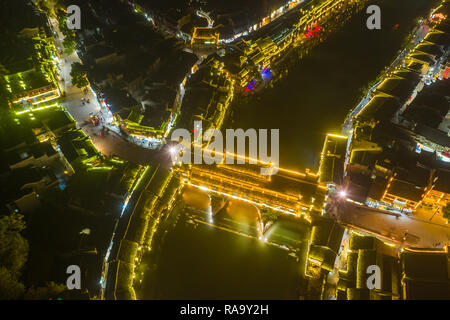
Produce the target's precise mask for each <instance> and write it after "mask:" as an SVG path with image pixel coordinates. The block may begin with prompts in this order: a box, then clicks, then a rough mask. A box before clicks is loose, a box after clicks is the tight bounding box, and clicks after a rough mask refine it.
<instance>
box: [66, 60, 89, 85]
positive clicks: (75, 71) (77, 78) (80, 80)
mask: <svg viewBox="0 0 450 320" xmlns="http://www.w3.org/2000/svg"><path fill="white" fill-rule="evenodd" d="M70 76H71V77H72V84H73V85H74V86H76V87H77V88H84V87H86V86H88V85H89V81H88V79H87V75H86V68H85V66H84V65H82V64H81V63H79V62H74V63H72V70H71V71H70Z"/></svg>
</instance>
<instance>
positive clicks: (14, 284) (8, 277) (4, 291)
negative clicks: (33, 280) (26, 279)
mask: <svg viewBox="0 0 450 320" xmlns="http://www.w3.org/2000/svg"><path fill="white" fill-rule="evenodd" d="M24 291H25V287H24V285H23V284H22V283H20V282H19V281H18V280H17V278H16V277H15V276H14V275H13V274H12V273H11V271H9V270H8V269H6V268H4V267H0V300H8V299H9V300H16V299H19V298H20V297H22V295H23V293H24Z"/></svg>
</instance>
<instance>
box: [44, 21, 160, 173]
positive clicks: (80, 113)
mask: <svg viewBox="0 0 450 320" xmlns="http://www.w3.org/2000/svg"><path fill="white" fill-rule="evenodd" d="M51 23H52V25H53V28H54V30H56V32H57V36H56V39H55V42H56V46H57V48H58V50H59V51H60V52H63V53H62V54H61V73H60V75H61V77H62V80H61V81H60V83H59V84H60V88H61V90H63V91H64V92H65V93H66V96H65V97H64V98H63V99H62V105H63V106H64V107H65V108H66V109H67V110H68V111H69V113H70V114H71V115H72V117H73V118H74V119H75V121H76V123H77V127H78V128H81V129H82V130H83V131H84V132H85V133H86V134H87V135H89V136H90V137H91V139H92V142H93V143H94V145H95V146H96V148H97V149H98V150H99V151H100V152H101V153H102V154H104V155H112V154H116V155H118V156H119V157H121V158H122V159H125V160H128V161H131V162H135V163H142V164H147V163H148V162H150V161H151V160H152V159H154V158H155V157H156V156H157V152H156V151H155V150H150V149H148V148H143V147H140V146H138V145H136V144H134V143H132V142H129V141H126V140H125V139H124V138H123V137H121V136H120V135H119V134H118V133H116V132H113V131H112V130H109V132H107V131H108V130H106V129H105V127H110V128H113V118H112V115H111V113H110V112H109V111H108V110H107V108H106V107H104V106H103V107H102V106H101V105H100V104H99V102H98V100H97V97H96V95H95V93H94V92H93V91H92V90H91V89H90V88H89V89H88V90H87V93H84V92H83V90H82V89H80V88H77V87H75V86H74V85H72V78H71V76H70V71H71V68H72V63H74V62H81V60H80V58H79V57H78V55H77V53H76V52H74V53H72V54H71V55H66V54H65V53H64V50H63V46H62V40H63V35H62V33H61V31H60V30H59V28H58V24H57V22H56V20H55V19H51ZM82 98H85V99H86V100H87V99H89V100H90V103H86V104H85V105H82V102H81V99H82ZM92 115H98V116H99V117H100V119H101V120H102V121H101V124H100V125H99V126H97V127H95V126H93V125H92V123H91V122H88V124H85V121H86V120H89V118H90V117H91V116H92ZM116 131H118V129H117V128H116Z"/></svg>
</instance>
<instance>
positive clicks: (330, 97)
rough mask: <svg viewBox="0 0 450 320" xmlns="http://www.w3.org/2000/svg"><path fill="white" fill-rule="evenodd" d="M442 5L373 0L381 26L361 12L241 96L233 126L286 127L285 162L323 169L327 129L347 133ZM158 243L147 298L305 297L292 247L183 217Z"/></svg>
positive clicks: (141, 291)
mask: <svg viewBox="0 0 450 320" xmlns="http://www.w3.org/2000/svg"><path fill="white" fill-rule="evenodd" d="M435 3H436V2H435V1H431V0H380V1H371V2H370V4H378V5H380V7H381V15H382V29H381V30H374V31H371V30H368V29H367V28H366V19H367V15H366V14H365V13H364V12H361V13H360V14H359V15H356V16H355V17H353V18H352V19H351V20H350V21H349V23H348V24H347V25H346V26H345V27H344V28H343V29H342V31H340V32H338V33H336V34H334V35H332V36H330V37H329V38H328V40H326V41H325V42H324V43H322V44H321V45H319V46H318V47H316V48H315V49H314V50H312V51H311V52H310V54H309V55H308V56H307V57H304V58H303V59H302V60H301V61H299V62H298V63H297V64H296V65H295V66H293V67H292V68H291V69H290V70H289V74H288V75H287V76H286V77H285V78H284V79H281V80H280V81H279V82H278V83H276V85H275V86H274V88H272V89H267V90H265V91H263V92H262V93H259V94H258V95H256V96H252V97H251V98H246V99H242V98H240V99H238V100H237V101H236V102H235V103H234V104H233V113H232V115H231V122H230V124H229V127H232V128H243V129H247V128H255V129H259V128H267V129H270V128H278V129H280V163H281V166H283V167H287V168H292V169H297V170H303V169H304V168H307V167H308V168H311V169H312V170H317V169H318V165H319V156H320V151H321V148H322V143H323V140H324V138H325V134H326V133H327V132H332V131H333V132H340V127H341V125H342V123H343V121H344V120H345V117H346V115H347V114H348V112H349V111H350V110H351V109H352V108H353V107H354V106H355V105H356V104H357V103H358V102H359V99H360V98H361V96H362V93H363V91H362V89H364V88H366V87H367V86H368V84H369V83H370V82H371V81H373V80H374V79H375V78H376V77H377V75H378V74H379V73H380V72H381V71H382V70H383V68H384V67H385V66H387V65H388V64H389V63H390V62H391V61H392V60H393V59H394V58H395V56H396V53H397V52H398V51H399V50H400V49H401V47H402V45H404V44H405V40H406V39H407V37H408V35H409V34H410V32H411V31H412V29H413V28H414V27H415V25H416V24H417V22H418V18H419V17H420V16H424V15H426V14H427V13H428V12H429V10H430V9H431V8H432V7H433V5H434V4H435ZM396 25H398V26H396ZM158 247H159V248H160V254H158V255H157V257H158V258H157V259H156V260H157V261H154V260H155V256H153V258H151V256H149V257H147V258H146V257H144V259H143V264H145V265H146V266H147V267H148V266H152V267H148V268H150V269H152V270H153V271H152V272H150V271H146V272H145V273H144V274H145V277H144V279H143V284H142V286H141V287H140V289H139V290H138V291H139V292H138V296H139V297H140V298H143V299H297V298H298V297H299V295H300V292H304V291H305V281H304V280H302V272H301V271H300V270H301V269H302V266H300V265H299V264H298V263H297V262H296V261H295V259H293V258H292V257H291V256H289V255H288V252H287V251H284V250H281V249H278V248H276V247H271V246H268V245H264V243H262V242H261V241H259V240H255V239H248V238H245V237H241V236H238V235H235V234H232V233H228V232H226V231H221V230H217V229H215V228H212V227H210V226H208V225H202V224H200V225H198V226H197V227H196V228H195V227H193V225H192V224H187V223H185V222H184V219H180V221H179V222H178V223H177V224H176V227H175V228H172V229H171V230H169V231H168V232H167V234H166V237H165V240H164V242H163V243H161V244H160V245H158ZM146 259H147V260H146ZM150 259H153V260H152V261H150ZM299 286H301V287H300V288H299Z"/></svg>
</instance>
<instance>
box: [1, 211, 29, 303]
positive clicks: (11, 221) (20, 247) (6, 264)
mask: <svg viewBox="0 0 450 320" xmlns="http://www.w3.org/2000/svg"><path fill="white" fill-rule="evenodd" d="M24 229H25V222H24V221H23V216H22V215H20V214H17V213H14V214H10V215H4V216H2V217H1V218H0V243H1V246H0V299H18V298H20V297H21V296H22V295H23V293H24V291H25V287H24V285H23V284H22V283H20V282H19V277H20V275H21V270H22V267H23V266H24V265H25V263H26V261H27V258H28V241H27V240H26V239H25V238H23V237H22V235H21V232H22V231H23V230H24Z"/></svg>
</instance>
